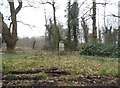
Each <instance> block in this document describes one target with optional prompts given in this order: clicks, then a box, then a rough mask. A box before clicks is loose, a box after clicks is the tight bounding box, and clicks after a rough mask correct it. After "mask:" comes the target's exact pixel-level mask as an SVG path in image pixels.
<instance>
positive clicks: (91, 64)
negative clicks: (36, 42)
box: [2, 52, 118, 76]
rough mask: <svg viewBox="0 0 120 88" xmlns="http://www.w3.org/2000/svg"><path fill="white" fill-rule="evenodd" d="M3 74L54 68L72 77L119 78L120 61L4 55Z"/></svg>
mask: <svg viewBox="0 0 120 88" xmlns="http://www.w3.org/2000/svg"><path fill="white" fill-rule="evenodd" d="M2 66H3V72H4V73H9V72H10V71H36V70H39V71H44V70H46V69H50V68H53V67H56V68H58V70H59V71H66V72H69V73H70V74H71V75H100V76H118V61H117V59H116V58H103V57H91V56H79V55H63V56H59V55H56V54H37V55H36V54H35V53H33V52H19V53H17V54H3V56H2Z"/></svg>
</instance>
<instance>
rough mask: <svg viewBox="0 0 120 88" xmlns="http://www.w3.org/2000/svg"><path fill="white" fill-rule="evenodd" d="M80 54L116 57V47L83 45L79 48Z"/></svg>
mask: <svg viewBox="0 0 120 88" xmlns="http://www.w3.org/2000/svg"><path fill="white" fill-rule="evenodd" d="M80 54H82V55H90V56H103V57H104V56H107V57H118V49H117V45H105V44H97V45H85V46H83V47H82V48H80Z"/></svg>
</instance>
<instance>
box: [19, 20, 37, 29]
mask: <svg viewBox="0 0 120 88" xmlns="http://www.w3.org/2000/svg"><path fill="white" fill-rule="evenodd" d="M17 22H19V23H22V24H24V25H27V26H28V27H30V29H32V27H35V26H34V25H30V24H27V23H24V22H22V21H17Z"/></svg>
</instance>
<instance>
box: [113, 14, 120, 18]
mask: <svg viewBox="0 0 120 88" xmlns="http://www.w3.org/2000/svg"><path fill="white" fill-rule="evenodd" d="M112 16H114V17H118V18H120V16H116V15H115V14H112Z"/></svg>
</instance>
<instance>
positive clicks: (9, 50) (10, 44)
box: [6, 41, 16, 53]
mask: <svg viewBox="0 0 120 88" xmlns="http://www.w3.org/2000/svg"><path fill="white" fill-rule="evenodd" d="M6 45H7V49H6V53H15V52H16V50H15V46H16V41H9V42H7V43H6Z"/></svg>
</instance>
